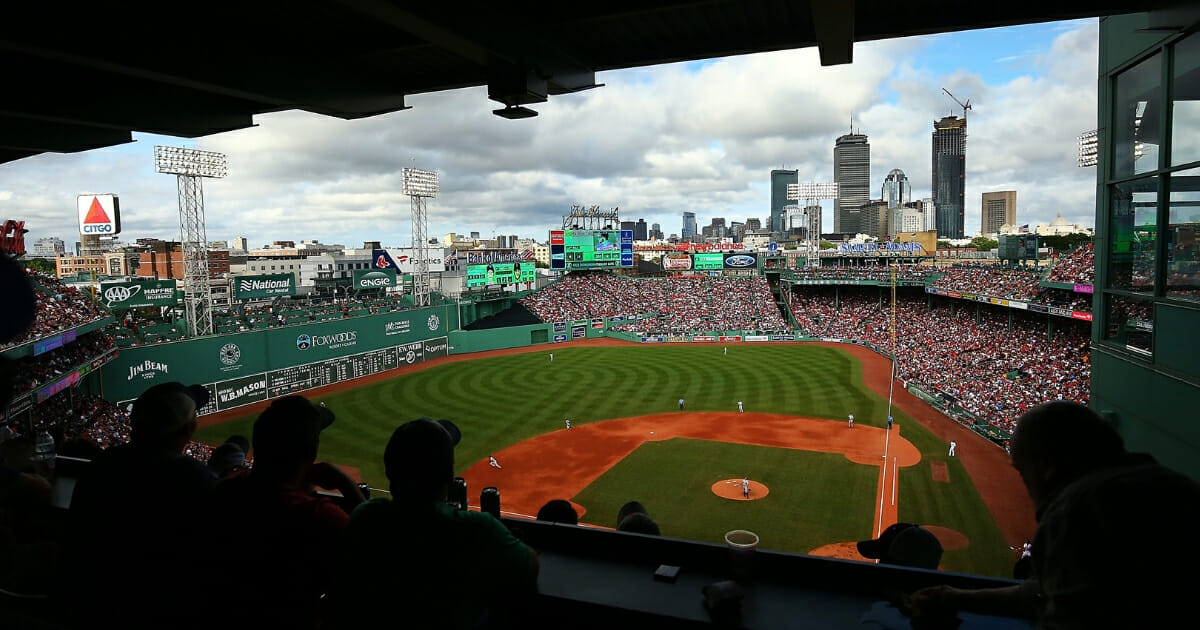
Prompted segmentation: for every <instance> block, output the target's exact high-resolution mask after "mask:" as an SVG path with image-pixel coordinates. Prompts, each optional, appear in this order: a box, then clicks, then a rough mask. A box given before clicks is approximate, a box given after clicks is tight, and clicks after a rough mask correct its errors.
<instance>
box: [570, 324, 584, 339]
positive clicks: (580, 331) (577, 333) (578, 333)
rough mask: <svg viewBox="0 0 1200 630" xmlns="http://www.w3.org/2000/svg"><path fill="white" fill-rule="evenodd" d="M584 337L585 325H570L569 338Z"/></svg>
mask: <svg viewBox="0 0 1200 630" xmlns="http://www.w3.org/2000/svg"><path fill="white" fill-rule="evenodd" d="M586 337H587V326H572V327H571V338H572V339H584V338H586Z"/></svg>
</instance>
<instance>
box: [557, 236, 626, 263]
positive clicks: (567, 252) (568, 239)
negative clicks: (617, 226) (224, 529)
mask: <svg viewBox="0 0 1200 630" xmlns="http://www.w3.org/2000/svg"><path fill="white" fill-rule="evenodd" d="M632 266H633V230H550V268H551V269H566V270H568V271H571V270H577V269H578V270H583V269H612V268H621V267H626V268H627V267H632Z"/></svg>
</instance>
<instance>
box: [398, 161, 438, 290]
mask: <svg viewBox="0 0 1200 630" xmlns="http://www.w3.org/2000/svg"><path fill="white" fill-rule="evenodd" d="M402 175H403V181H404V194H406V195H408V198H409V201H410V202H411V205H412V239H413V244H412V250H413V258H414V259H415V260H414V264H413V306H429V291H430V289H429V238H428V237H427V236H426V233H427V232H428V231H429V217H428V215H427V214H426V212H425V200H426V199H433V198H434V197H437V196H438V174H437V171H426V170H422V169H419V168H406V169H404V170H403V171H402Z"/></svg>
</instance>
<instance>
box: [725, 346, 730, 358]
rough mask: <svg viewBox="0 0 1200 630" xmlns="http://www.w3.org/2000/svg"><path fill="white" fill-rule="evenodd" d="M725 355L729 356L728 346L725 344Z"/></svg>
mask: <svg viewBox="0 0 1200 630" xmlns="http://www.w3.org/2000/svg"><path fill="white" fill-rule="evenodd" d="M725 356H729V346H725Z"/></svg>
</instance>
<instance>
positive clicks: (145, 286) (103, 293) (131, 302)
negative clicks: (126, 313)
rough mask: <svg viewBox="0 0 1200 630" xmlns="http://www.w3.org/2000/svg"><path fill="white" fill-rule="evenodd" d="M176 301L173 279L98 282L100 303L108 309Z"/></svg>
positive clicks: (158, 304) (143, 306)
mask: <svg viewBox="0 0 1200 630" xmlns="http://www.w3.org/2000/svg"><path fill="white" fill-rule="evenodd" d="M176 303H177V300H176V299H175V281H174V280H147V281H142V282H102V283H100V304H102V305H103V306H104V308H106V309H108V310H110V311H115V310H119V309H127V308H147V307H151V306H175V304H176Z"/></svg>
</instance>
